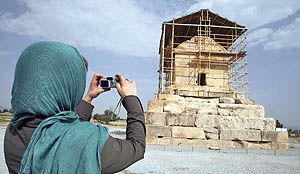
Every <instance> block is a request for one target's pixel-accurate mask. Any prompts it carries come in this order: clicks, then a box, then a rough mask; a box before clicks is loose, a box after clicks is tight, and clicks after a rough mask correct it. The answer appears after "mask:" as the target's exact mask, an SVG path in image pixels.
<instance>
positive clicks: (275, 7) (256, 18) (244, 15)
mask: <svg viewBox="0 0 300 174" xmlns="http://www.w3.org/2000/svg"><path fill="white" fill-rule="evenodd" d="M299 7H300V3H299V0H288V1H282V0H264V1H261V0H251V1H245V0H198V2H197V3H195V4H194V5H193V6H191V7H190V8H189V9H188V10H187V11H186V13H190V12H194V11H198V10H199V9H206V8H207V9H210V10H211V11H212V12H214V13H218V14H220V15H221V16H223V17H226V18H228V19H229V20H232V21H236V22H237V23H239V24H240V25H246V26H247V27H248V28H249V29H254V28H256V27H259V26H262V25H264V24H267V23H270V22H275V21H277V20H280V19H283V18H285V17H287V16H288V15H291V14H293V13H295V12H296V11H297V10H298V9H299Z"/></svg>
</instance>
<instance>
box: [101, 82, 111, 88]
mask: <svg viewBox="0 0 300 174" xmlns="http://www.w3.org/2000/svg"><path fill="white" fill-rule="evenodd" d="M100 86H101V87H102V88H108V87H109V86H108V81H100Z"/></svg>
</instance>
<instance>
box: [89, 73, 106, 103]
mask: <svg viewBox="0 0 300 174" xmlns="http://www.w3.org/2000/svg"><path fill="white" fill-rule="evenodd" d="M102 77H104V75H102V74H94V76H93V78H92V81H91V83H90V88H89V90H88V92H87V93H86V95H85V96H84V98H83V100H84V101H86V102H88V103H91V102H92V100H93V99H94V98H96V97H98V95H100V94H101V93H103V92H106V91H109V90H110V89H109V88H105V89H103V88H99V87H98V86H99V81H100V79H101V78H102Z"/></svg>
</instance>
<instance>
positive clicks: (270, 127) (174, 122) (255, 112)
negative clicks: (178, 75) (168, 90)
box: [145, 94, 288, 149]
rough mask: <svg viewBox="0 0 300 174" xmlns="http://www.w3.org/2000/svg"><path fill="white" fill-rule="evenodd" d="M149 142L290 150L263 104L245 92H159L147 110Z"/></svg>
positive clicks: (282, 134)
mask: <svg viewBox="0 0 300 174" xmlns="http://www.w3.org/2000/svg"><path fill="white" fill-rule="evenodd" d="M237 97H239V98H237ZM145 122H146V129H147V137H146V141H147V143H148V144H159V145H189V146H202V147H217V148H226V147H228V148H263V149H287V148H288V146H287V141H288V135H287V132H276V131H275V127H276V123H275V120H274V119H273V118H266V117H265V110H264V107H263V106H262V105H254V101H253V100H251V99H248V98H246V97H244V96H242V95H240V96H238V95H236V97H219V98H197V97H181V96H179V95H171V94H160V95H157V96H156V99H155V100H150V101H149V103H148V111H147V112H145Z"/></svg>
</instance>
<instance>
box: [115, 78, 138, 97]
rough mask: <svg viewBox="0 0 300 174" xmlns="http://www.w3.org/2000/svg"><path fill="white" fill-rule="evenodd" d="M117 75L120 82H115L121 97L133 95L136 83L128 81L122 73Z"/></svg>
mask: <svg viewBox="0 0 300 174" xmlns="http://www.w3.org/2000/svg"><path fill="white" fill-rule="evenodd" d="M116 76H117V77H119V79H120V83H117V84H116V87H117V90H118V92H119V94H120V96H121V97H122V98H124V97H126V96H129V95H134V96H136V95H137V94H136V84H135V82H134V81H133V82H129V81H128V80H127V79H125V78H124V76H123V75H122V74H117V75H116Z"/></svg>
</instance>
